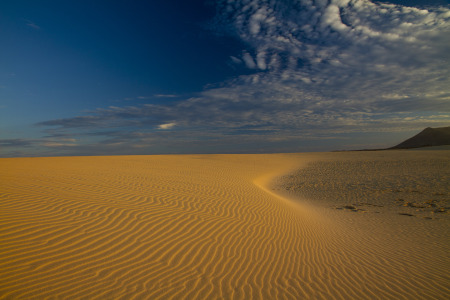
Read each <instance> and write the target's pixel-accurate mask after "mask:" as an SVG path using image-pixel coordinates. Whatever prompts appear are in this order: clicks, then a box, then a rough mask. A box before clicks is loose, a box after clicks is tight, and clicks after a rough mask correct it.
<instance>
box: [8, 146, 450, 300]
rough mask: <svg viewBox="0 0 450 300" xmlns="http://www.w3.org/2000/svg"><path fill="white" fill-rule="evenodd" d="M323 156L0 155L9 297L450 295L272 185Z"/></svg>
mask: <svg viewBox="0 0 450 300" xmlns="http://www.w3.org/2000/svg"><path fill="white" fill-rule="evenodd" d="M315 159H318V156H317V155H312V154H311V155H307V154H292V155H289V154H284V155H282V154H276V155H197V156H116V157H66V158H15V159H0V205H1V207H0V217H1V223H0V224H1V228H0V241H1V242H0V243H1V244H0V246H1V249H0V278H1V280H0V298H1V299H44V298H58V299H196V298H208V299H217V298H221V299H333V298H335V299H365V298H366V299H367V298H374V299H376V298H380V299H381V298H382V299H388V298H392V299H414V298H415V299H418V298H429V299H444V298H445V297H446V296H448V295H449V286H448V277H446V276H447V275H446V272H443V271H442V269H440V270H438V272H437V274H434V275H432V276H434V277H432V278H431V279H430V277H429V276H431V275H430V274H428V273H429V272H431V273H432V271H433V270H431V271H430V270H428V269H427V268H425V267H423V264H422V265H420V264H419V267H417V265H418V264H415V263H409V264H405V263H404V262H405V261H408V257H407V255H406V258H405V259H404V260H402V259H401V258H399V257H391V256H386V255H383V253H384V252H383V251H384V250H383V246H379V247H378V248H377V246H376V245H371V248H370V249H365V248H364V245H363V244H361V242H355V238H357V237H356V236H351V234H350V235H349V232H348V230H346V229H345V228H341V227H342V226H343V225H339V224H336V223H334V222H333V221H332V220H330V219H326V218H325V217H324V216H322V215H321V214H320V213H318V212H317V211H316V210H315V209H312V208H310V207H308V206H307V205H299V204H296V203H294V202H292V201H289V200H287V199H285V198H282V197H280V196H277V195H276V194H273V193H272V192H271V191H270V190H269V189H268V188H267V183H268V181H269V179H270V178H272V177H274V176H275V175H279V174H282V173H286V172H288V171H289V170H291V169H293V168H297V167H300V166H303V165H305V164H306V163H307V162H308V161H312V160H315ZM399 256H402V257H404V256H405V253H401V254H400V255H399ZM444 263H448V261H447V262H444ZM444 267H445V266H444ZM427 272H428V273H427ZM430 280H431V281H432V282H430Z"/></svg>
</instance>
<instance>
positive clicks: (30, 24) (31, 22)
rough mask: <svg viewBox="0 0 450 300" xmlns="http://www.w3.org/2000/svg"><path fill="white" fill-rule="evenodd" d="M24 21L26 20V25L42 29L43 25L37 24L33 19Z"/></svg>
mask: <svg viewBox="0 0 450 300" xmlns="http://www.w3.org/2000/svg"><path fill="white" fill-rule="evenodd" d="M24 21H25V23H26V25H27V26H28V27H31V28H33V29H36V30H40V29H41V27H40V26H39V25H37V24H36V23H35V22H33V21H30V20H27V19H24Z"/></svg>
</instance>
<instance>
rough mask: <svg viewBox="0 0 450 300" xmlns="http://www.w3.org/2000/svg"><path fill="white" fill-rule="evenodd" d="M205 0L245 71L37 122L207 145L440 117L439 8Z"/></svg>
mask: <svg viewBox="0 0 450 300" xmlns="http://www.w3.org/2000/svg"><path fill="white" fill-rule="evenodd" d="M217 6H218V10H219V13H218V15H217V17H216V19H215V25H214V28H216V29H217V28H223V31H224V32H225V33H226V34H232V35H234V36H235V37H236V38H239V39H240V40H242V41H243V42H245V44H246V45H248V47H247V48H246V49H242V52H241V53H240V55H236V56H231V57H230V59H231V61H232V62H233V63H235V64H242V63H243V65H245V66H246V67H247V68H249V69H250V70H251V71H252V73H251V74H250V75H242V76H240V77H238V78H235V79H232V80H230V81H227V82H224V83H223V84H222V85H221V87H219V88H209V89H206V90H204V91H202V92H200V93H199V94H198V95H197V96H196V97H191V98H188V99H184V100H183V99H181V98H180V101H177V102H173V103H170V104H143V105H139V106H127V107H109V108H103V109H98V110H95V111H92V112H91V113H90V114H89V115H87V116H77V117H74V118H67V119H59V120H50V121H46V122H41V123H40V124H39V125H44V126H50V127H56V128H59V130H62V131H76V132H77V133H78V134H80V135H87V134H89V133H92V131H94V130H99V129H103V130H112V131H109V132H114V134H111V133H108V134H106V133H101V132H100V133H99V134H98V136H103V137H104V138H106V139H105V140H104V141H103V142H100V143H98V144H97V146H98V147H100V144H101V147H100V148H98V149H104V147H107V146H111V145H115V146H116V147H118V145H134V146H133V147H136V148H142V147H144V148H145V147H146V146H149V145H150V144H151V145H153V147H156V146H155V145H154V141H155V140H158V141H159V142H158V144H159V145H160V148H158V149H163V148H164V147H166V148H164V149H168V148H171V146H173V145H176V144H177V143H180V142H185V141H186V140H189V141H196V143H198V145H200V144H201V145H206V144H208V143H209V144H208V145H210V147H212V148H214V147H215V145H220V147H227V146H225V145H226V143H232V142H233V141H238V142H242V140H244V139H245V141H246V142H248V143H249V144H251V143H252V142H253V143H254V144H258V143H259V144H264V143H265V142H264V143H263V142H262V141H263V140H264V141H266V142H267V143H269V142H270V141H275V140H277V141H278V142H279V141H280V139H281V140H284V141H291V142H292V141H299V140H306V139H311V138H312V137H314V136H318V137H321V139H325V138H327V137H328V138H332V137H333V136H334V137H337V136H338V135H340V134H345V133H358V132H359V133H360V132H374V131H378V132H380V131H383V132H395V131H402V130H415V129H421V128H423V127H426V126H430V125H431V126H445V125H447V126H448V124H449V123H450V101H449V100H450V88H449V87H450V43H449V42H448V37H449V36H450V9H449V8H447V7H428V8H427V9H419V8H414V7H404V6H399V5H393V4H383V3H373V2H371V1H368V0H331V1H320V0H315V1H313V0H298V1H268V0H249V1H232V0H228V1H227V0H222V1H217ZM152 97H154V98H174V97H176V95H171V94H168V95H153V96H152ZM138 98H139V97H138ZM175 124H176V126H175ZM138 128H139V130H138ZM164 129H166V130H164ZM167 129H171V130H167ZM286 143H287V142H286ZM164 145H165V146H164ZM292 145H296V144H295V143H293V144H292ZM80 147H81V146H80ZM85 147H87V146H85ZM92 147H93V146H92ZM121 147H122V146H121ZM217 147H219V146H217ZM248 147H249V148H248V149H256V148H255V147H251V146H248ZM286 147H287V148H288V144H286ZM86 149H87V148H86ZM86 151H87V150H86ZM161 151H162V150H161Z"/></svg>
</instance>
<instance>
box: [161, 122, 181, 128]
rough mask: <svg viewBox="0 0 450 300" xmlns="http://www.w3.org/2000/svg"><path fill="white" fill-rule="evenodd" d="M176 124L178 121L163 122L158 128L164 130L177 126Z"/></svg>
mask: <svg viewBox="0 0 450 300" xmlns="http://www.w3.org/2000/svg"><path fill="white" fill-rule="evenodd" d="M175 125H177V123H174V122H172V123H166V124H161V125H159V126H158V129H163V130H167V129H171V128H173V127H175Z"/></svg>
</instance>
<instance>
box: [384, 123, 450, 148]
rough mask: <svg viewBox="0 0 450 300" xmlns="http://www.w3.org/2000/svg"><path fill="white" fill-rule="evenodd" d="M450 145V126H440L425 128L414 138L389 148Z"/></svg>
mask: <svg viewBox="0 0 450 300" xmlns="http://www.w3.org/2000/svg"><path fill="white" fill-rule="evenodd" d="M443 145H450V126H449V127H439V128H431V127H428V128H425V129H424V130H422V131H421V132H419V133H418V134H416V135H415V136H413V137H412V138H409V139H407V140H406V141H404V142H402V143H400V144H398V145H397V146H394V147H391V148H389V149H410V148H420V147H430V146H443Z"/></svg>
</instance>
